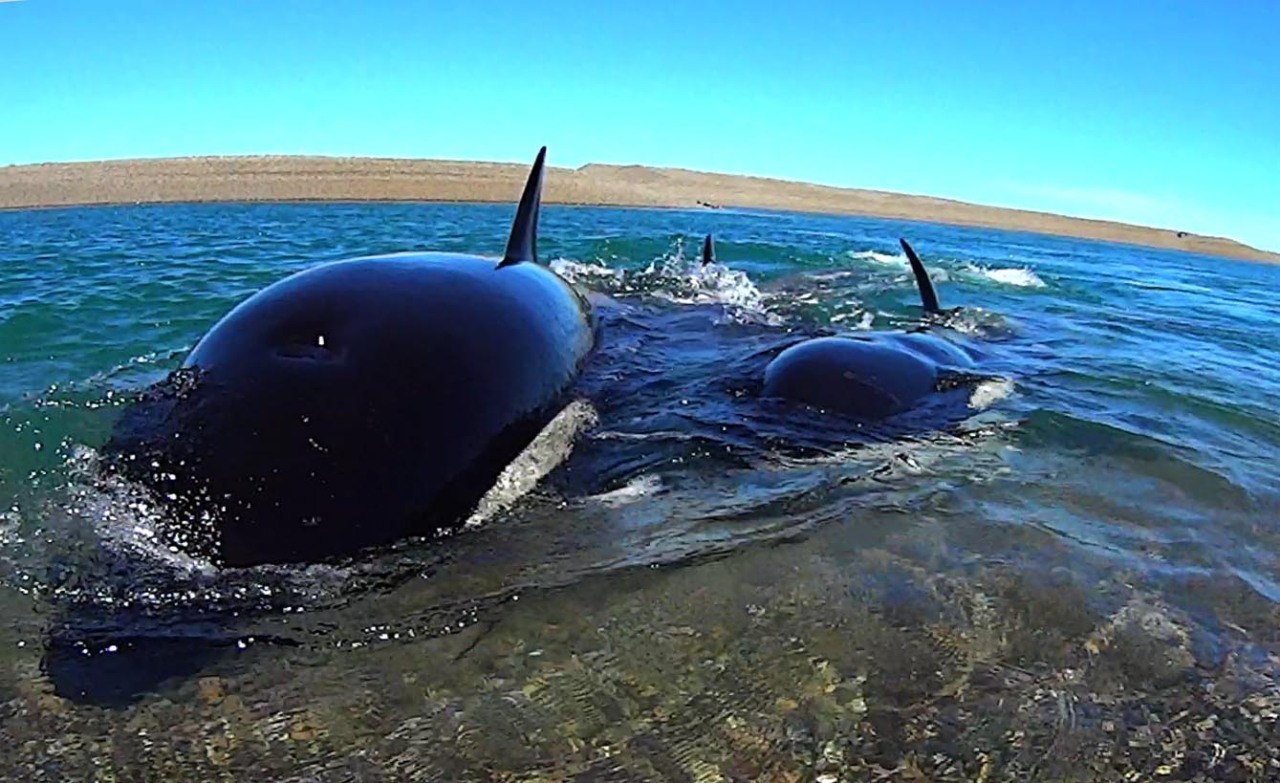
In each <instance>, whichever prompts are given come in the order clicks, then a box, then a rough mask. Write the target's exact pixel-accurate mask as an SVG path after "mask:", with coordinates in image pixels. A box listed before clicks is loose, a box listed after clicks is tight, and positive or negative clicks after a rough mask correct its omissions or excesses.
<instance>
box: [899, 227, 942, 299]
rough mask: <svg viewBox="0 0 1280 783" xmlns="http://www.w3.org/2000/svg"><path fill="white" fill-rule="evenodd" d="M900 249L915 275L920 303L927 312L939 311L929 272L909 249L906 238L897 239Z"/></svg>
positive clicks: (914, 252) (918, 257)
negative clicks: (905, 255)
mask: <svg viewBox="0 0 1280 783" xmlns="http://www.w3.org/2000/svg"><path fill="white" fill-rule="evenodd" d="M898 242H899V243H901V245H902V250H903V251H904V252H905V253H906V254H907V261H909V262H910V263H911V271H912V272H913V273H914V274H915V276H916V287H917V288H919V289H920V303H921V304H923V305H924V309H925V312H927V313H940V312H942V310H941V308H939V307H938V294H937V292H935V291H934V290H933V282H932V281H931V280H929V273H928V272H927V271H925V268H924V264H923V263H921V262H920V256H918V255H916V251H914V250H912V249H911V245H908V244H907V240H905V239H899V240H898Z"/></svg>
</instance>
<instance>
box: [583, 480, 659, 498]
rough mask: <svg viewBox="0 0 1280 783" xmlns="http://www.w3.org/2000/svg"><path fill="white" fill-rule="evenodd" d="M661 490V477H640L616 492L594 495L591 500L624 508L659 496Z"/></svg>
mask: <svg viewBox="0 0 1280 783" xmlns="http://www.w3.org/2000/svg"><path fill="white" fill-rule="evenodd" d="M661 489H662V478H661V477H660V476H652V475H645V476H638V477H636V478H634V479H632V480H631V481H628V482H627V483H626V484H625V485H624V486H621V487H618V488H617V489H615V490H611V491H609V492H602V493H600V494H599V495H592V496H591V500H595V501H597V502H599V503H603V504H604V505H606V506H622V505H626V504H628V503H634V502H636V501H638V500H643V499H644V498H646V497H649V496H651V495H654V494H657V493H658V492H659V491H660V490H661Z"/></svg>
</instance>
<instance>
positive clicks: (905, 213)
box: [0, 156, 1280, 263]
mask: <svg viewBox="0 0 1280 783" xmlns="http://www.w3.org/2000/svg"><path fill="white" fill-rule="evenodd" d="M527 174H528V167H527V164H506V163H473V162H460V161H437V160H402V159H393V158H329V157H310V156H254V157H201V158H165V159H152V160H120V161H101V162H86V163H41V164H34V165H25V166H6V167H3V168H0V209H24V208H37V207H58V206H73V205H102V204H133V203H170V202H207V201H463V202H513V201H514V200H515V198H516V195H517V194H518V193H519V192H520V188H521V187H522V186H523V184H524V178H525V176H526V175H527ZM543 201H544V203H548V204H582V205H599V206H627V207H697V206H699V205H700V204H702V203H703V202H706V203H710V204H715V205H719V206H722V207H746V208H753V209H777V210H788V211H797V212H813V213H820V214H843V215H863V216H869V217H884V218H902V219H907V220H920V221H926V222H931V223H947V224H955V225H967V226H982V227H990V228H1003V229H1012V230H1018V231H1030V232H1034V233H1040V234H1052V235H1059V236H1071V237H1083V238H1089V239H1103V240H1110V241H1116V242H1126V243H1131V244H1136V245H1145V246H1149V247H1159V248H1167V249H1174V250H1185V251H1190V252H1194V253H1203V254H1206V255H1213V256H1221V257H1226V258H1236V259H1243V260H1249V261H1263V262H1268V263H1280V254H1277V253H1269V252H1266V251H1263V250H1258V249H1256V248H1253V247H1249V246H1248V245H1245V244H1242V243H1240V242H1236V241H1234V240H1231V239H1226V238H1222V237H1208V236H1201V235H1196V234H1179V232H1178V231H1177V230H1176V229H1170V230H1165V229H1156V228H1148V227H1145V226H1133V225H1127V224H1123V223H1112V222H1108V221H1102V220H1090V219H1085V218H1073V217H1065V216H1062V215H1053V214H1048V213H1043V212H1030V211H1025V210H1016V209H1005V208H1001V207H989V206H982V205H978V204H969V203H965V202H961V201H951V200H948V199H940V198H933V197H929V196H914V195H906V194H899V193H887V192H883V191H874V190H860V189H854V188H834V187H827V186H823V185H810V184H807V183H801V182H787V181H783V180H775V179H766V178H761V177H746V176H735V175H728V174H711V173H703V172H696V171H689V170H686V169H659V168H649V167H645V166H614V165H605V164H589V165H586V166H583V167H581V168H578V169H564V168H554V167H552V168H548V169H547V180H546V184H545V188H544V191H543Z"/></svg>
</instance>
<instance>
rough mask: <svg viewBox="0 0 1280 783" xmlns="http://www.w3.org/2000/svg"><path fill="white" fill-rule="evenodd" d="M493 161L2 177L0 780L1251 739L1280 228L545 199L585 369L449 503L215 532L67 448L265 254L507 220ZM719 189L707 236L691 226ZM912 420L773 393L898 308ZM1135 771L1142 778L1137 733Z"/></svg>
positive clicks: (1059, 756)
mask: <svg viewBox="0 0 1280 783" xmlns="http://www.w3.org/2000/svg"><path fill="white" fill-rule="evenodd" d="M511 214H512V207H511V206H509V205H485V206H481V205H445V204H323V205H316V204H289V205H273V204H262V205H171V206H133V207H112V208H95V209H57V210H44V211H27V212H8V213H0V368H2V370H0V769H4V770H11V771H12V772H9V773H8V775H9V777H12V778H13V779H23V780H45V779H54V778H57V779H115V780H142V779H166V780H210V779H214V778H218V779H221V778H223V777H231V778H235V779H250V778H254V777H258V776H262V777H263V778H264V779H275V780H335V781H336V780H349V779H360V780H384V779H385V780H525V781H531V780H575V781H596V780H680V781H685V780H688V781H711V780H725V781H739V780H786V781H798V780H820V781H834V780H952V779H954V780H992V781H994V780H1129V779H1151V778H1156V779H1204V780H1251V779H1256V780H1270V779H1274V778H1275V776H1277V775H1280V760H1278V759H1280V750H1277V748H1276V743H1275V742H1274V737H1275V736H1276V733H1275V732H1276V730H1277V726H1276V722H1277V716H1278V715H1280V688H1278V687H1277V683H1276V674H1277V670H1278V668H1280V667H1278V662H1277V658H1276V655H1277V654H1280V635H1277V631H1276V628H1277V627H1278V626H1277V622H1278V621H1280V611H1277V610H1278V607H1280V559H1278V557H1277V553H1280V514H1277V510H1278V509H1280V477H1278V476H1277V469H1276V466H1277V457H1278V456H1280V305H1277V304H1276V302H1275V292H1276V291H1277V290H1280V267H1269V266H1264V265H1256V264H1247V263H1241V262H1235V261H1230V260H1225V259H1220V258H1210V257H1201V256H1195V255H1190V254H1184V253H1176V252H1166V251H1159V250H1152V249H1146V248H1139V247H1134V246H1127V245H1120V244H1108V243H1099V242H1091V241H1083V240H1073V239H1065V238H1053V237H1043V236H1036V235H1031V234H1022V233H1009V232H1000V231H991V230H979V229H969V228H956V227H946V226H938V225H932V224H927V223H915V222H903V221H887V220H873V219H861V218H845V217H822V216H810V215H797V214H774V213H764V212H753V211H736V210H696V211H694V210H629V209H606V208H568V207H556V206H548V207H546V208H544V210H543V216H542V224H541V232H540V254H541V256H542V258H543V260H544V261H545V262H547V263H549V264H550V265H551V266H552V267H553V268H554V269H556V270H557V271H558V272H560V273H561V274H563V275H564V276H565V277H566V278H568V279H569V280H571V281H572V282H574V283H575V284H577V285H578V286H580V287H581V288H582V289H584V290H585V291H587V292H588V293H589V296H590V297H591V299H592V300H593V302H595V304H596V307H597V311H598V312H599V313H600V314H601V317H602V318H603V322H604V338H603V342H602V345H601V348H600V350H599V352H598V353H597V355H596V356H595V357H594V358H593V360H592V363H591V365H590V366H589V367H588V370H587V372H586V373H585V375H584V377H583V378H582V380H581V383H580V386H579V388H578V390H577V392H578V393H577V399H576V401H575V402H574V403H573V404H572V405H571V406H570V407H569V408H568V409H566V411H565V412H564V414H563V415H562V416H561V417H560V418H559V419H558V420H557V421H556V422H555V424H554V425H553V426H552V427H551V428H549V430H548V431H547V432H546V433H544V436H545V437H544V438H542V439H540V441H539V442H538V443H537V444H536V445H535V447H534V448H532V449H531V450H530V451H529V452H528V454H526V455H524V457H523V458H522V459H521V460H520V461H519V463H518V464H517V465H514V466H513V468H512V470H511V472H510V474H509V475H507V476H505V477H504V479H503V480H502V481H501V482H500V484H499V486H497V487H495V489H494V491H493V492H492V493H491V494H490V496H489V497H487V498H486V500H485V502H484V503H483V504H482V507H481V508H480V509H479V510H478V511H477V513H476V515H475V517H474V518H473V520H472V522H473V524H472V525H471V526H470V527H469V529H467V530H466V531H464V532H463V533H461V534H459V535H456V536H453V537H451V538H448V539H445V540H441V541H432V542H426V541H408V542H404V543H402V544H400V545H397V546H395V547H392V548H390V549H389V550H386V551H380V552H374V553H366V554H364V555H362V556H360V557H356V558H352V559H350V560H348V561H344V562H341V563H336V564H326V565H315V566H310V567H290V568H283V567H262V568H256V569H244V570H225V571H220V570H218V569H216V568H214V567H212V566H211V565H210V564H208V563H204V562H201V561H199V560H197V559H193V558H191V557H188V556H186V555H185V554H183V553H181V552H173V551H168V550H166V549H164V548H163V547H161V546H159V545H157V544H156V543H155V541H154V538H153V531H154V524H155V522H154V520H155V503H154V499H151V498H148V497H147V496H146V495H145V493H142V492H141V491H139V490H138V489H137V488H135V487H128V486H121V485H118V484H105V483H104V482H102V481H99V480H97V478H96V476H95V474H94V470H93V468H94V460H95V457H96V451H95V449H96V448H97V447H98V446H100V445H101V444H102V443H103V442H104V440H105V438H106V437H107V434H108V433H109V432H110V428H111V424H112V422H113V420H114V418H115V417H116V416H117V415H118V414H119V412H120V409H121V406H122V405H124V404H125V403H126V402H127V400H128V398H129V395H130V394H131V393H134V392H136V391H138V390H141V389H142V388H144V387H145V386H146V385H147V384H149V383H153V382H155V381H158V380H160V379H161V378H163V377H164V375H165V374H166V373H167V372H168V371H169V370H171V369H173V368H175V367H176V366H177V365H178V363H179V362H180V361H181V359H182V357H183V355H184V354H185V352H186V351H187V350H189V349H190V348H191V347H192V346H193V345H194V343H195V341H196V340H197V339H198V338H199V337H200V335H201V334H202V333H203V331H204V330H206V329H207V328H209V327H210V326H211V325H212V324H213V323H214V322H215V321H216V320H217V319H218V318H219V317H220V316H221V315H222V314H223V313H225V312H226V311H227V310H228V309H229V308H230V307H232V306H233V305H234V304H235V303H237V302H238V301H240V300H241V299H243V298H244V297H246V296H248V295H249V294H251V293H253V292H254V291H256V290H258V289H260V288H261V287H263V286H265V285H267V284H269V283H271V282H273V281H274V280H277V279H279V278H280V277H282V276H284V275H286V274H288V273H291V272H293V271H296V270H299V269H303V268H306V267H308V266H311V265H314V264H316V263H318V262H322V261H328V260H335V259H340V258H343V257H348V256H355V255H367V254H375V253H382V252H393V251H404V250H414V249H441V250H454V251H465V252H475V253H481V254H490V255H496V254H499V253H501V250H502V247H503V245H504V243H505V239H506V231H507V227H508V222H509V220H510V217H511ZM707 232H711V233H714V235H715V237H716V240H717V254H718V263H717V264H715V265H712V266H709V267H706V268H702V267H700V266H699V265H698V263H697V260H698V259H697V256H698V252H699V250H700V247H701V238H702V236H703V234H705V233H707ZM900 236H901V237H906V238H907V239H908V240H909V241H910V242H911V243H912V244H913V245H914V246H915V248H916V250H917V251H918V252H919V253H920V254H921V256H922V257H923V258H924V260H925V262H926V264H927V265H928V266H929V268H930V270H931V272H932V275H933V277H934V281H935V284H936V286H937V289H938V293H939V296H940V298H941V300H942V304H943V306H944V307H957V306H958V307H960V308H961V310H960V311H958V313H957V314H956V315H954V316H953V317H951V318H950V319H949V320H948V322H947V324H946V325H945V329H943V330H942V332H941V333H942V334H944V335H946V336H947V337H948V339H951V340H953V341H955V342H956V343H958V344H961V345H963V346H964V347H965V348H967V349H969V350H971V351H973V352H974V353H975V354H977V355H979V356H981V369H982V371H983V373H984V375H986V376H987V380H986V381H985V382H983V383H982V384H980V385H979V386H977V387H976V388H975V389H974V391H973V394H972V396H971V397H970V399H969V401H968V407H967V408H966V409H965V411H964V415H963V416H961V417H960V418H959V419H958V420H949V421H948V422H947V424H946V426H944V427H942V428H941V429H937V430H920V429H918V428H908V429H905V430H894V429H884V430H877V429H875V428H870V429H866V428H864V429H853V428H850V427H849V426H848V422H842V421H840V420H838V419H833V418H831V417H826V416H823V415H821V414H817V413H812V412H804V411H798V410H794V409H790V408H784V407H779V406H772V405H768V404H764V403H762V401H760V400H759V399H757V398H756V397H755V396H754V394H753V389H754V388H755V387H754V384H757V383H758V379H759V374H760V372H761V371H762V369H763V366H764V363H765V362H766V361H767V359H768V357H769V356H770V355H772V353H774V352H776V351H777V350H778V349H779V348H780V347H781V346H783V345H786V344H790V343H791V342H794V341H795V339H797V337H799V336H804V335H808V334H819V333H831V332H836V333H840V332H848V331H860V330H881V329H898V328H907V327H911V326H913V325H915V324H917V323H918V322H919V319H920V318H921V311H920V307H919V302H918V299H917V295H916V292H915V287H914V284H913V282H912V278H911V275H910V271H909V268H908V266H907V264H906V260H905V259H904V258H903V256H902V255H901V253H900V251H899V249H898V245H897V240H898V237H900ZM1135 775H1136V776H1137V777H1136V778H1135V777H1134V776H1135Z"/></svg>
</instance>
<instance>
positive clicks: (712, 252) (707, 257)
mask: <svg viewBox="0 0 1280 783" xmlns="http://www.w3.org/2000/svg"><path fill="white" fill-rule="evenodd" d="M715 262H716V245H715V240H713V239H712V238H711V235H710V234H707V238H706V239H704V240H702V266H706V265H707V264H714V263H715Z"/></svg>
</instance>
